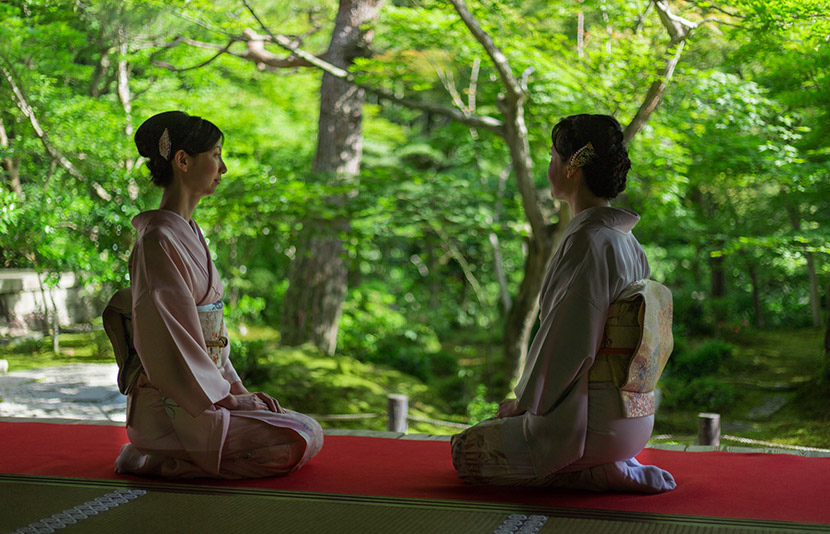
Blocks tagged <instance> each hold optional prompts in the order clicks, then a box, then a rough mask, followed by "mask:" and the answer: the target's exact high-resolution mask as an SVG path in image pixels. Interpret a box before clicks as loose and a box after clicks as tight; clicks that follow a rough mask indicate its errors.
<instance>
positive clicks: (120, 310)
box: [101, 287, 228, 395]
mask: <svg viewBox="0 0 830 534" xmlns="http://www.w3.org/2000/svg"><path fill="white" fill-rule="evenodd" d="M132 306H133V297H132V291H131V289H130V288H129V287H127V288H124V289H120V290H118V291H117V292H116V293H115V295H113V296H112V298H111V299H110V301H109V302H108V303H107V306H106V308H104V312H103V313H102V314H101V318H102V319H103V323H104V331H105V332H106V333H107V337H109V339H110V343H112V350H113V352H114V353H115V361H116V362H117V363H118V391H120V392H121V393H122V394H124V395H128V394H129V393H130V391H132V390H133V388H135V386H136V383H137V382H138V378H139V376H140V375H141V374H143V373H144V368H143V367H142V366H141V360H140V359H139V357H138V353H137V352H136V350H135V345H134V344H133V327H132ZM223 309H224V305H223V304H222V301H219V302H214V303H213V304H207V305H205V306H196V311H197V312H198V314H199V324H200V326H201V327H202V335H203V336H204V340H205V345H206V346H207V350H208V356H209V357H210V359H211V361H213V363H214V364H215V365H216V367H217V368H219V367H221V366H222V364H223V363H224V362H222V349H224V348H225V347H227V345H228V338H227V336H226V333H225V321H224V317H223V311H224V310H223Z"/></svg>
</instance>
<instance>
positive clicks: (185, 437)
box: [115, 111, 323, 478]
mask: <svg viewBox="0 0 830 534" xmlns="http://www.w3.org/2000/svg"><path fill="white" fill-rule="evenodd" d="M222 141H223V135H222V132H221V131H220V130H219V129H218V128H217V127H216V126H215V125H214V124H212V123H211V122H209V121H206V120H203V119H201V118H199V117H194V116H190V115H187V114H186V113H183V112H180V111H170V112H165V113H160V114H158V115H155V116H153V117H151V118H150V119H148V120H147V121H145V122H144V124H142V125H141V127H139V129H138V130H137V131H136V134H135V142H136V146H137V147H138V151H139V153H140V154H141V155H142V156H144V157H146V158H148V162H147V166H148V167H149V169H150V172H151V174H152V179H153V182H154V183H155V184H156V185H158V186H161V187H163V188H164V194H163V195H162V200H161V206H160V208H159V209H158V210H151V211H147V212H144V213H140V214H139V215H137V216H136V217H135V218H134V219H133V225H134V226H135V228H136V229H137V230H138V239H137V241H136V244H135V247H134V248H133V251H132V255H131V256H130V282H131V288H132V291H131V292H132V338H133V343H134V346H135V349H136V352H137V353H138V356H139V358H140V361H141V367H142V369H141V372H140V373H139V374H138V375H137V379H136V380H135V383H134V385H133V386H132V387H131V390H130V391H129V395H128V398H127V411H128V414H127V435H128V437H129V439H130V443H128V444H126V445H124V447H123V448H122V449H121V453H120V455H119V457H118V459H117V460H116V462H115V467H116V471H118V472H119V473H132V474H138V475H148V476H159V477H166V478H192V477H220V478H248V477H264V476H273V475H284V474H287V473H290V472H292V471H295V470H297V469H299V468H300V467H301V466H302V465H304V464H305V463H306V462H307V461H308V460H309V459H310V458H311V457H312V456H314V455H315V454H317V452H318V451H319V450H320V448H321V447H322V444H323V434H322V429H321V428H320V425H319V424H318V423H317V421H315V420H314V419H312V418H311V417H308V416H306V415H303V414H300V413H297V412H292V411H289V410H286V409H284V408H283V407H281V406H280V404H279V402H277V400H276V399H273V398H272V397H270V396H268V395H266V394H265V393H251V392H249V391H248V390H247V389H246V388H245V386H244V385H243V384H242V382H241V381H240V379H239V376H238V374H237V373H236V371H235V370H234V368H233V365H232V364H231V361H230V359H229V352H230V351H229V348H228V346H227V331H226V330H225V328H224V323H223V321H222V312H221V308H222V303H221V300H220V299H221V298H222V294H223V286H222V281H221V278H220V276H219V273H218V272H217V271H216V267H215V266H214V265H213V261H211V258H210V252H209V251H208V248H207V244H206V242H205V239H204V237H203V235H202V232H201V230H200V229H199V226H198V225H197V224H196V222H195V221H194V220H193V218H192V216H193V211H194V210H195V209H196V205H197V204H198V202H199V200H200V199H201V198H202V197H205V196H209V195H212V194H213V193H214V192H215V191H216V187H217V186H218V185H219V182H220V181H221V178H222V175H223V174H224V173H225V172H226V171H227V168H226V167H225V163H224V161H223V160H222ZM206 318H207V319H206ZM208 330H210V331H208Z"/></svg>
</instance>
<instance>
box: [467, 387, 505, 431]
mask: <svg viewBox="0 0 830 534" xmlns="http://www.w3.org/2000/svg"><path fill="white" fill-rule="evenodd" d="M498 408H499V403H497V402H492V401H489V400H487V386H485V385H484V384H479V385H478V386H477V387H476V394H475V397H473V399H472V400H471V401H470V402H469V403H468V404H467V420H468V421H469V424H471V425H475V424H478V423H480V422H481V421H484V420H485V419H489V418H490V417H495V415H496V411H497V410H498Z"/></svg>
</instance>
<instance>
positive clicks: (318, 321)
mask: <svg viewBox="0 0 830 534" xmlns="http://www.w3.org/2000/svg"><path fill="white" fill-rule="evenodd" d="M380 3H381V1H380V0H341V2H340V9H339V11H338V13H337V20H336V22H335V26H334V33H333V35H332V38H331V43H330V44H329V48H328V50H327V51H326V54H325V59H326V61H328V62H329V63H330V64H332V65H334V66H336V67H339V68H341V69H348V67H349V66H350V65H351V64H352V62H353V61H354V59H355V58H357V57H360V56H364V55H366V54H367V53H368V45H369V44H370V43H371V39H372V32H371V31H365V29H364V28H365V27H366V25H367V24H369V23H370V22H372V21H373V20H374V19H375V17H376V16H377V14H378V10H379V9H380ZM364 94H365V93H364V91H363V89H361V88H358V87H357V86H355V85H353V84H351V83H350V82H348V81H346V80H343V79H341V78H338V77H336V76H333V75H331V74H329V73H328V72H327V73H325V74H323V82H322V86H321V88H320V119H319V130H318V134H317V153H316V155H315V158H314V168H313V172H314V173H315V174H317V175H330V176H331V177H332V179H333V180H337V181H340V182H346V183H348V182H349V181H350V180H351V179H352V178H353V177H354V176H355V175H356V174H357V173H358V172H359V170H360V159H361V156H362V152H363V134H362V126H363V100H364ZM329 201H330V202H333V203H335V204H342V203H343V200H342V199H338V198H332V199H329ZM348 228H349V222H348V221H347V220H345V219H334V220H313V221H306V222H305V223H304V225H303V231H302V232H301V234H300V237H299V239H298V242H297V243H296V245H295V247H296V250H297V255H296V257H295V259H294V262H293V263H292V265H291V270H290V272H289V284H288V290H287V291H286V294H285V301H284V302H285V304H284V307H283V319H282V325H281V334H282V342H283V343H285V344H287V345H299V344H302V343H307V342H311V343H312V344H314V345H315V346H317V347H319V348H320V349H321V350H323V351H324V352H325V353H327V354H334V351H335V348H336V346H337V328H338V322H339V320H340V314H341V312H342V309H343V301H344V300H345V298H346V289H347V284H348V279H347V274H348V272H347V269H346V265H345V261H344V258H343V242H342V238H341V234H342V233H343V232H345V231H347V230H348Z"/></svg>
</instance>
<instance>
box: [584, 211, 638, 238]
mask: <svg viewBox="0 0 830 534" xmlns="http://www.w3.org/2000/svg"><path fill="white" fill-rule="evenodd" d="M638 222H640V216H639V215H637V212H635V211H632V210H629V209H626V208H612V207H610V206H598V207H595V208H588V209H586V210H583V211H582V212H580V213H579V215H577V216H576V217H574V218H573V220H572V221H571V224H570V225H569V226H570V227H572V228H573V229H574V230H575V229H576V228H579V227H581V226H594V225H601V226H607V227H608V228H611V229H612V230H616V231H618V232H622V233H624V234H627V233H628V232H630V231H631V229H632V228H634V226H635V225H636V224H637V223H638Z"/></svg>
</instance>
